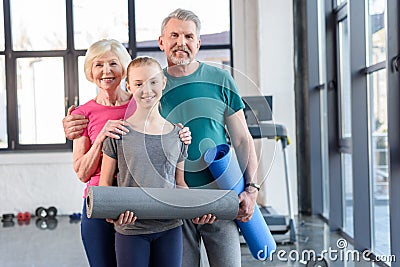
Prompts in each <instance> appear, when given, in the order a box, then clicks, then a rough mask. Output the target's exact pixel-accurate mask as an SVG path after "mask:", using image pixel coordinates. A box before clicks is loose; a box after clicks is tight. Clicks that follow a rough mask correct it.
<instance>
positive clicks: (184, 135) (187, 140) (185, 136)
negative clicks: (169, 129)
mask: <svg viewBox="0 0 400 267" xmlns="http://www.w3.org/2000/svg"><path fill="white" fill-rule="evenodd" d="M177 126H178V127H179V128H181V130H180V131H179V138H180V139H181V141H182V142H183V143H184V144H185V145H190V144H191V143H192V133H191V132H190V130H189V127H183V125H182V123H178V124H177Z"/></svg>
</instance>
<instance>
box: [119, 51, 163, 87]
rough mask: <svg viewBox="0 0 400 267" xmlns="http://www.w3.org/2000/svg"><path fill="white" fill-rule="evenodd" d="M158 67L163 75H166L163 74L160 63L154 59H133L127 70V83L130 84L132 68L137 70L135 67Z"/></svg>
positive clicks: (143, 57)
mask: <svg viewBox="0 0 400 267" xmlns="http://www.w3.org/2000/svg"><path fill="white" fill-rule="evenodd" d="M152 65H154V66H157V67H158V68H159V69H160V72H161V73H162V75H164V73H163V72H162V68H161V65H160V63H159V62H158V61H157V60H156V59H155V58H152V57H149V56H142V57H137V58H135V59H133V60H132V61H131V62H130V63H129V65H128V68H127V70H126V81H127V82H128V83H129V70H130V69H131V68H135V67H142V66H152Z"/></svg>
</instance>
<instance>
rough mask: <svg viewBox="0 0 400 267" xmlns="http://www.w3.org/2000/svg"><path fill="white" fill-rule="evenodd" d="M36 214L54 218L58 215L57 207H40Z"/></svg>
mask: <svg viewBox="0 0 400 267" xmlns="http://www.w3.org/2000/svg"><path fill="white" fill-rule="evenodd" d="M35 215H36V216H37V217H39V218H48V217H49V218H53V217H56V216H57V208H56V207H53V206H51V207H49V208H47V209H45V208H43V207H38V208H37V209H36V211H35Z"/></svg>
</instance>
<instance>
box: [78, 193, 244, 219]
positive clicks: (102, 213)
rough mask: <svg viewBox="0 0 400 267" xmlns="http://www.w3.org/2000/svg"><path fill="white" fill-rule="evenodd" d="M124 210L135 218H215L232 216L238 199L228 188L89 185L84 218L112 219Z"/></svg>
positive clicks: (236, 210) (234, 213)
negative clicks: (209, 216) (131, 212)
mask: <svg viewBox="0 0 400 267" xmlns="http://www.w3.org/2000/svg"><path fill="white" fill-rule="evenodd" d="M127 210H129V211H133V212H134V213H135V216H137V218H138V219H193V218H196V217H201V216H203V215H205V214H209V213H211V214H213V215H215V216H216V217H217V219H219V220H233V219H234V218H235V217H236V216H237V213H238V210H239V199H238V196H237V193H236V192H235V191H232V190H219V189H218V190H217V189H177V188H171V189H167V188H143V187H115V186H91V187H89V190H88V195H87V198H86V211H87V217H88V218H112V219H116V218H118V216H119V215H120V214H121V213H123V212H125V211H127Z"/></svg>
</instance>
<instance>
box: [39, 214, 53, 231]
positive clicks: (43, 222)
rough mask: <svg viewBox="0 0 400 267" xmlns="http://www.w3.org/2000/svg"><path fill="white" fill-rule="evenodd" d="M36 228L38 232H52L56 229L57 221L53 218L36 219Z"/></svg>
mask: <svg viewBox="0 0 400 267" xmlns="http://www.w3.org/2000/svg"><path fill="white" fill-rule="evenodd" d="M35 224H36V227H37V228H39V229H40V230H54V229H56V228H57V224H58V220H57V219H56V218H55V217H47V218H41V217H39V218H37V219H36V222H35Z"/></svg>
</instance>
